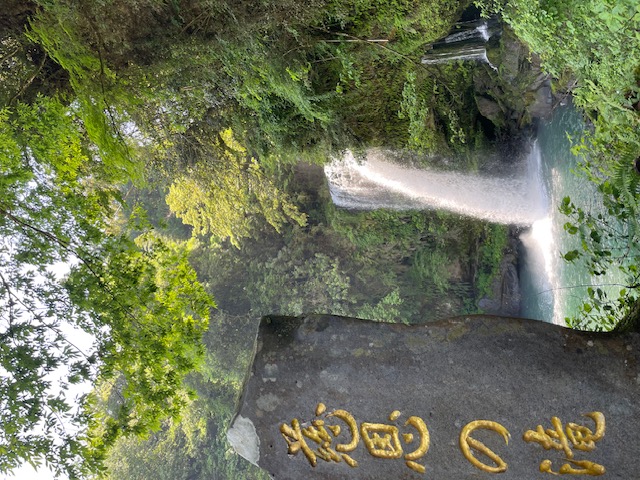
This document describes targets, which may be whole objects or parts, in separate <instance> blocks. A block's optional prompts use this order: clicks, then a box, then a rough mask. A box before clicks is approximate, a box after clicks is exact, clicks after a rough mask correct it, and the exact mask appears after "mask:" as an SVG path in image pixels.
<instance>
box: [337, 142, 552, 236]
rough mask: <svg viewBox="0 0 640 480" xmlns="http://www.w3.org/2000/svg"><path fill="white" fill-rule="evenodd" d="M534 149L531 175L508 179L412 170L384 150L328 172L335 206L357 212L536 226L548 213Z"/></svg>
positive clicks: (346, 160)
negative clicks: (443, 213) (446, 215)
mask: <svg viewBox="0 0 640 480" xmlns="http://www.w3.org/2000/svg"><path fill="white" fill-rule="evenodd" d="M539 159H540V152H539V149H538V148H537V145H536V144H535V143H534V145H533V146H532V149H531V153H530V155H529V161H528V162H527V165H526V173H525V174H520V175H511V176H509V177H506V178H501V177H496V176H483V175H472V174H465V173H460V172H441V171H434V170H425V169H418V168H408V167H405V166H401V165H399V164H397V163H394V162H392V161H390V160H389V159H388V155H385V153H384V152H383V151H381V150H370V151H368V152H367V154H366V159H364V160H363V161H358V160H356V159H355V158H354V157H353V154H351V153H350V152H348V153H347V154H346V155H345V156H344V158H343V159H342V160H336V161H334V162H332V163H331V164H330V165H328V166H327V167H325V174H326V176H327V179H328V181H329V188H330V190H331V196H332V198H333V202H334V203H335V204H336V205H338V206H341V207H345V208H352V209H373V208H390V209H443V210H448V211H451V212H455V213H459V214H461V215H467V216H472V217H476V218H481V219H484V220H487V221H490V222H496V223H504V224H515V225H531V224H532V223H533V222H534V221H536V220H538V219H540V218H542V217H543V216H544V215H545V214H546V211H547V206H546V199H545V194H544V191H543V190H542V189H541V182H540V181H539V180H538V179H537V176H538V174H539V171H540V168H539V164H540V160H539Z"/></svg>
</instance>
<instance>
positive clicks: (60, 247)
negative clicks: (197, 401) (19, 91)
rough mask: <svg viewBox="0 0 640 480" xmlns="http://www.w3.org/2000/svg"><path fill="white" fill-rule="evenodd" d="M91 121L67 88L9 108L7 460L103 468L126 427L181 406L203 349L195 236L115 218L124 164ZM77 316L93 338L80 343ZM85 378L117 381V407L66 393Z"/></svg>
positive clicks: (79, 469)
mask: <svg viewBox="0 0 640 480" xmlns="http://www.w3.org/2000/svg"><path fill="white" fill-rule="evenodd" d="M83 126H84V123H83V122H82V120H81V119H80V118H79V117H78V115H77V113H76V112H75V110H74V107H73V106H69V105H65V104H64V103H63V102H61V101H60V100H59V99H57V98H43V97H40V98H37V99H36V101H35V102H34V103H33V104H31V105H28V104H22V103H19V104H17V105H16V106H15V107H14V108H4V109H2V110H0V172H1V173H2V175H1V177H0V178H1V180H0V238H1V239H2V242H1V243H0V337H1V338H2V342H1V344H0V366H1V369H0V376H1V379H2V380H1V382H0V408H1V409H2V412H3V415H2V417H1V418H0V451H1V452H2V454H1V455H0V472H3V473H6V472H8V471H10V470H11V469H13V468H14V467H16V466H17V465H19V464H20V463H22V462H24V461H28V462H30V463H32V464H34V465H38V464H40V463H41V462H44V464H45V465H46V466H48V467H50V468H51V469H52V470H53V471H54V472H56V473H57V474H62V473H63V472H65V473H66V474H67V475H68V476H69V477H70V478H79V477H80V476H81V475H82V474H83V472H84V473H86V472H87V471H91V470H96V469H99V468H101V467H100V466H101V462H102V459H103V457H104V454H105V450H106V448H107V447H109V446H110V445H112V444H113V442H114V441H115V440H116V439H117V438H118V437H119V436H121V435H125V434H129V433H135V434H140V435H144V434H147V433H148V432H149V431H151V430H153V429H156V428H158V427H159V425H160V421H161V419H163V418H165V417H167V416H169V417H176V416H178V415H179V413H180V411H181V409H182V408H183V406H184V405H185V403H186V400H187V398H188V396H189V391H188V389H187V388H186V387H185V386H184V384H183V379H184V377H185V375H186V374H187V373H188V372H190V371H192V370H193V369H194V368H195V367H196V366H197V365H198V363H199V362H200V361H201V359H202V356H203V349H202V345H201V342H200V338H201V335H202V333H203V331H204V330H205V329H206V325H207V320H208V315H209V309H210V308H211V307H213V306H214V304H213V301H212V300H211V298H210V297H209V296H208V294H207V293H206V292H205V291H204V289H203V287H202V286H201V285H200V284H199V283H198V281H197V279H196V275H195V272H194V271H193V269H191V267H190V266H189V264H188V252H189V249H190V248H191V247H192V246H191V245H189V244H178V243H176V242H171V241H168V240H165V239H163V238H161V237H160V236H158V235H154V234H153V233H152V232H150V231H149V232H147V233H144V234H141V235H139V236H138V237H137V238H135V241H134V240H133V238H134V236H135V235H134V233H133V232H134V231H137V232H138V233H139V232H140V231H141V230H142V229H143V227H144V222H143V221H142V220H141V219H140V218H139V217H136V216H135V215H134V216H133V217H132V218H131V219H125V218H123V217H122V216H120V218H121V220H120V225H118V224H117V223H114V221H115V220H116V219H117V218H118V215H117V211H118V209H121V208H122V201H121V198H120V194H119V191H118V190H116V189H114V188H113V187H111V186H109V180H110V176H109V175H110V172H112V171H114V170H111V169H107V170H105V169H103V168H102V167H103V163H102V158H101V157H100V156H98V155H97V154H96V152H95V149H93V148H92V147H91V143H90V142H89V141H88V139H87V137H86V134H85V132H86V130H85V129H84V128H83ZM115 170H117V169H115ZM61 264H66V265H67V268H69V269H70V271H69V273H67V274H66V275H64V276H63V278H60V276H59V275H57V274H56V273H55V271H54V269H53V267H54V266H55V265H61ZM74 329H75V330H81V331H84V332H87V333H88V334H90V335H91V336H92V339H93V340H92V341H93V344H92V345H91V346H84V345H78V344H76V341H75V334H74V333H73V332H74ZM82 382H92V383H94V384H96V383H100V384H101V385H112V386H113V385H118V401H117V402H115V403H114V404H113V405H112V407H113V409H112V410H110V411H108V415H106V414H105V413H104V410H100V409H98V408H95V407H96V406H97V405H98V404H99V398H98V397H97V396H96V395H95V394H93V395H90V396H89V397H86V396H84V397H82V398H80V401H79V403H77V404H76V403H75V402H74V399H72V398H69V397H68V396H67V395H66V394H65V391H67V390H68V388H69V386H70V385H73V384H79V383H82Z"/></svg>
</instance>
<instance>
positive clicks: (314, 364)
mask: <svg viewBox="0 0 640 480" xmlns="http://www.w3.org/2000/svg"><path fill="white" fill-rule="evenodd" d="M639 361H640V335H638V334H635V333H632V334H625V335H612V334H595V333H585V332H577V331H572V330H568V329H565V328H562V327H558V326H554V325H550V324H545V323H541V322H536V321H532V320H523V319H511V318H498V317H487V316H471V317H459V318H454V319H450V320H446V321H442V322H438V323H431V324H427V325H420V326H406V325H395V324H382V323H376V322H370V321H365V320H357V319H351V318H340V317H332V316H308V317H303V318H293V317H265V318H264V319H263V320H262V323H261V325H260V329H259V333H258V338H257V344H256V353H255V358H254V360H253V364H252V366H251V371H250V373H249V375H248V378H247V380H246V383H245V388H244V395H243V398H242V400H241V405H240V409H239V411H238V414H237V416H236V418H235V420H234V422H233V424H232V426H231V428H230V430H229V432H228V437H229V440H230V442H231V443H232V445H233V446H234V448H235V449H236V451H237V452H238V453H239V454H240V455H242V456H244V457H245V458H246V459H247V460H249V461H251V462H253V463H255V464H256V465H258V466H260V467H262V468H264V469H265V470H267V471H268V472H269V473H270V474H271V476H272V477H273V478H275V479H278V480H297V479H366V480H372V479H393V480H396V479H435V480H466V479H469V480H471V479H485V478H486V479H489V478H499V479H504V480H507V479H508V480H528V479H544V478H553V477H552V475H553V476H556V475H557V476H568V477H578V478H580V477H582V478H588V477H592V476H602V478H604V479H624V480H632V479H638V478H640V455H638V451H639V446H638V432H639V431H640V365H639Z"/></svg>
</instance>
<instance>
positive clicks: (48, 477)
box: [0, 263, 93, 480]
mask: <svg viewBox="0 0 640 480" xmlns="http://www.w3.org/2000/svg"><path fill="white" fill-rule="evenodd" d="M69 268H70V264H65V263H56V264H55V265H51V266H50V267H48V270H50V271H51V272H53V273H54V274H55V275H56V276H57V277H58V278H59V279H61V278H63V277H64V276H65V275H67V274H68V272H69ZM61 330H62V331H63V332H64V333H65V334H66V335H67V337H68V338H73V343H74V345H76V346H77V347H78V348H80V349H81V350H82V351H84V352H88V351H90V350H91V346H92V344H93V337H92V336H91V335H89V334H87V333H85V332H84V331H82V330H80V329H78V328H74V327H72V326H70V325H68V324H64V323H63V324H62V325H61ZM61 374H62V372H61ZM52 377H53V378H55V375H52ZM53 378H52V380H53ZM52 383H53V384H54V385H55V382H52ZM90 388H91V385H90V384H79V385H69V386H68V388H67V390H66V392H65V393H66V398H67V399H68V400H69V401H70V402H72V401H73V398H75V397H76V396H77V395H80V394H82V393H88V392H89V390H90ZM54 478H55V477H54V475H53V472H52V471H51V470H49V469H48V468H46V467H45V466H42V467H41V468H40V469H39V470H34V468H33V467H32V466H31V465H29V464H26V463H25V464H24V465H23V466H22V467H20V468H19V469H17V470H15V471H14V472H13V474H12V475H2V474H0V480H53V479H54ZM64 478H66V477H58V479H62V480H64Z"/></svg>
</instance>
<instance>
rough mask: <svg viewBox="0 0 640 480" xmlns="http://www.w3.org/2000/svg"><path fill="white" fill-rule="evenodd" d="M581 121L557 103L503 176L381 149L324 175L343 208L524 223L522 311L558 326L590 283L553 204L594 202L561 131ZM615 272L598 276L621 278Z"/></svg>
mask: <svg viewBox="0 0 640 480" xmlns="http://www.w3.org/2000/svg"><path fill="white" fill-rule="evenodd" d="M582 128H583V126H582V121H581V119H580V117H579V115H578V114H577V112H575V110H573V109H572V108H570V107H561V108H558V109H557V110H556V112H555V114H554V118H553V119H552V120H551V122H543V124H542V125H541V127H540V131H539V135H538V139H537V140H536V141H535V142H534V143H533V145H532V147H531V149H530V152H529V155H528V156H527V158H526V161H525V162H524V165H523V166H522V168H521V169H520V173H514V174H512V175H510V176H506V177H502V178H501V177H496V176H482V175H471V174H464V173H456V172H440V171H432V170H424V169H415V168H408V167H404V166H401V165H399V164H397V163H394V162H392V161H390V160H389V155H387V154H385V152H383V151H380V150H371V151H369V152H367V154H366V158H364V159H362V160H356V159H355V158H354V157H353V155H352V154H351V153H347V154H346V155H345V157H344V158H343V159H341V160H336V161H334V162H332V163H331V164H330V165H328V166H327V167H326V168H325V174H326V176H327V179H328V182H329V187H330V190H331V196H332V199H333V201H334V203H335V204H336V205H338V206H341V207H344V208H350V209H375V208H389V209H445V210H448V211H452V212H456V213H459V214H462V215H468V216H473V217H476V218H481V219H485V220H487V221H490V222H498V223H505V224H516V225H522V226H526V227H530V228H528V229H527V230H525V233H523V234H522V235H521V240H522V244H523V246H524V252H523V254H522V258H521V271H520V284H521V290H522V311H521V314H522V315H523V316H525V317H529V318H536V319H539V320H543V321H547V322H553V323H557V324H559V325H564V324H565V321H564V317H565V316H567V315H568V314H570V312H575V311H576V309H577V307H578V306H579V305H580V303H582V302H583V301H584V292H585V289H586V287H585V285H589V284H591V283H592V282H594V280H593V279H592V278H591V277H590V275H589V272H588V271H587V270H586V269H585V268H581V267H580V265H577V266H576V265H571V266H568V265H567V264H566V262H564V260H563V259H562V253H563V252H567V251H569V250H571V249H573V248H577V245H576V242H577V241H578V240H577V239H576V238H575V237H573V236H570V235H568V234H567V233H566V232H565V231H564V228H563V226H564V223H565V222H567V218H566V217H564V216H563V215H561V214H560V212H559V211H558V206H559V204H560V202H561V200H562V198H563V197H565V196H570V197H571V199H572V201H574V202H575V203H577V204H579V205H582V206H584V207H585V208H587V209H590V210H591V211H593V210H594V209H597V208H598V206H597V205H593V204H592V203H593V200H594V198H596V195H595V188H594V187H593V185H591V184H590V183H589V182H588V181H587V180H585V179H584V178H581V177H578V176H576V175H574V174H573V173H572V170H573V169H574V168H575V166H576V162H577V160H576V158H575V157H573V155H572V154H571V152H570V146H571V145H570V141H569V140H568V139H567V132H568V133H569V134H572V135H573V136H577V135H579V134H580V131H581V129H582ZM603 214H604V212H603ZM615 275H616V272H611V273H610V276H609V277H608V278H606V279H599V280H598V282H600V283H606V284H615V283H620V280H618V279H616V278H615ZM603 288H604V287H603ZM613 294H614V296H615V292H613Z"/></svg>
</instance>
